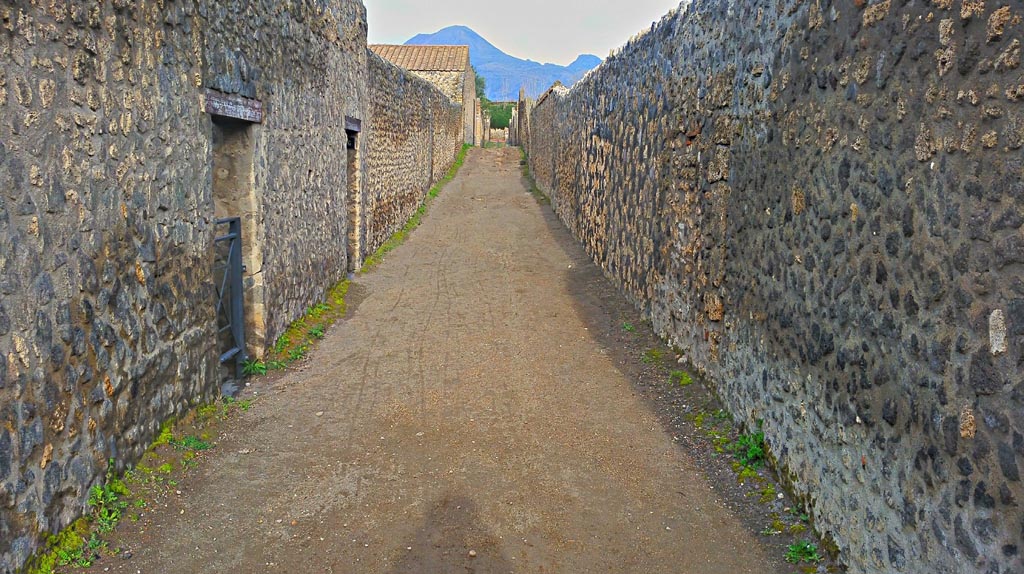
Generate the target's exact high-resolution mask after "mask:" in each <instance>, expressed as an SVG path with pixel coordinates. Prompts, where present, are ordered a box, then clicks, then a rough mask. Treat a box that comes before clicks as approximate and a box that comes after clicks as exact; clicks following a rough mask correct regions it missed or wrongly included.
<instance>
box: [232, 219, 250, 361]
mask: <svg viewBox="0 0 1024 574" xmlns="http://www.w3.org/2000/svg"><path fill="white" fill-rule="evenodd" d="M230 230H231V231H230V232H231V234H233V235H234V236H235V239H234V240H233V241H232V242H231V261H230V262H229V265H230V268H231V331H232V334H233V335H234V338H235V345H236V346H237V347H238V354H237V355H236V356H235V378H237V379H242V378H243V377H244V376H245V373H244V368H245V366H244V363H245V361H246V360H248V355H247V354H246V352H245V303H244V301H243V293H244V291H243V287H242V272H243V266H242V220H241V219H240V218H238V217H232V218H231V224H230Z"/></svg>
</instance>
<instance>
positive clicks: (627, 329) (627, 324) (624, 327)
mask: <svg viewBox="0 0 1024 574" xmlns="http://www.w3.org/2000/svg"><path fill="white" fill-rule="evenodd" d="M622 330H623V331H625V332H627V333H636V326H634V325H633V324H632V323H630V322H628V321H627V322H625V323H623V324H622Z"/></svg>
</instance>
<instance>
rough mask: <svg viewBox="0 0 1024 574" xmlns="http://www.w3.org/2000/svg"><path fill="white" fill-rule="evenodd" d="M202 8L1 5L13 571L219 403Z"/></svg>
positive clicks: (6, 475)
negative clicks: (117, 471) (123, 466)
mask: <svg viewBox="0 0 1024 574" xmlns="http://www.w3.org/2000/svg"><path fill="white" fill-rule="evenodd" d="M201 26H202V21H201V17H200V16H199V15H198V13H196V11H195V10H194V8H191V7H186V6H184V5H183V4H178V3H175V4H171V5H168V6H166V7H165V8H163V9H161V8H160V7H159V6H158V5H157V3H155V2H152V3H141V4H139V5H136V6H133V7H132V8H130V9H125V8H124V7H121V8H115V7H114V6H113V5H112V4H109V3H104V4H97V3H94V2H76V3H70V4H68V3H54V4H47V5H46V7H45V8H44V7H43V6H42V5H39V4H37V5H34V6H32V5H28V4H27V3H24V4H22V5H21V6H17V7H16V6H12V5H11V4H10V3H7V4H5V5H4V6H2V7H0V28H2V29H0V60H2V61H3V67H0V118H2V119H0V570H2V571H7V569H9V568H12V567H13V566H17V565H19V564H21V563H22V562H23V561H24V560H25V558H26V557H27V556H28V555H29V554H30V553H31V552H32V551H33V550H34V548H35V547H36V544H37V542H38V539H37V536H36V535H37V533H39V532H43V531H57V530H59V529H60V528H62V527H63V526H65V525H66V524H68V523H69V522H70V521H71V520H72V519H73V518H75V517H77V516H78V514H79V513H80V512H81V511H82V509H83V507H84V503H85V500H86V498H87V496H88V489H89V487H90V486H91V485H92V484H93V483H94V482H95V481H96V480H97V478H98V477H100V476H101V475H102V473H103V471H104V469H105V467H106V460H107V458H108V457H115V458H118V459H119V460H125V459H127V458H130V457H132V456H137V455H138V454H140V448H139V447H140V445H143V448H144V444H145V443H146V442H147V439H148V437H150V436H152V433H153V431H154V430H155V429H156V425H159V424H160V422H161V421H162V420H163V419H164V418H166V417H167V416H169V415H172V414H174V413H179V412H182V411H183V410H184V409H185V408H187V406H188V405H189V404H192V403H194V402H196V401H198V400H201V399H202V398H204V397H206V396H209V394H210V393H212V392H213V391H214V390H215V389H216V368H217V363H216V358H215V356H214V352H213V349H211V348H210V347H209V345H208V344H203V343H202V342H203V341H213V340H214V333H215V323H214V308H213V305H212V304H205V305H203V304H200V305H196V304H193V302H195V301H201V302H204V301H212V299H213V296H214V294H213V285H212V281H211V280H210V277H209V276H210V272H209V268H210V265H211V254H210V250H211V243H212V240H213V229H212V225H211V224H212V211H213V204H212V200H211V197H210V191H209V181H210V168H209V161H208V158H209V153H210V150H209V141H208V140H209V130H210V127H209V119H208V118H207V117H206V116H205V114H203V113H202V111H201V110H200V109H199V89H198V88H199V86H201V84H202V78H203V70H202V67H201V57H202V54H203V52H204V44H203V36H202V35H201V34H199V33H198V31H199V30H200V29H201Z"/></svg>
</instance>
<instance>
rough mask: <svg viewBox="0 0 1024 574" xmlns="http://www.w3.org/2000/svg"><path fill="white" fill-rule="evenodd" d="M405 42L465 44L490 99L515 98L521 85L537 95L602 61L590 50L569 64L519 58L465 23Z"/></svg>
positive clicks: (569, 82)
mask: <svg viewBox="0 0 1024 574" xmlns="http://www.w3.org/2000/svg"><path fill="white" fill-rule="evenodd" d="M406 45H418V46H423V45H427V46H431V45H434V46H437V45H440V46H463V45H468V46H469V60H470V63H472V64H473V67H474V68H476V73H477V74H479V75H480V76H483V78H484V79H485V80H486V81H487V99H489V100H491V101H493V102H507V101H515V100H516V99H517V98H518V97H519V88H520V87H525V88H526V93H527V95H528V96H530V97H531V98H536V97H537V96H539V95H541V94H543V93H544V91H545V90H547V89H548V88H550V87H551V85H552V84H554V83H555V82H556V81H560V82H562V83H563V84H565V85H566V86H571V85H573V84H575V83H576V81H577V80H579V79H580V78H582V77H583V75H584V74H586V73H587V72H588V71H590V70H591V69H593V68H595V67H597V65H598V64H600V63H601V58H598V57H597V56H592V55H590V54H583V55H582V56H580V57H578V58H576V61H574V62H573V63H571V64H569V65H568V66H559V65H556V64H541V63H538V62H534V61H533V60H522V59H520V58H516V57H514V56H509V55H508V54H506V53H505V52H502V51H501V50H499V49H498V48H496V47H495V46H494V44H491V43H490V42H488V41H487V40H485V39H484V38H483V37H481V36H480V34H477V33H476V32H474V31H473V30H471V29H470V28H467V27H465V26H449V27H447V28H444V29H442V30H439V31H437V32H434V33H433V34H418V35H416V36H415V37H413V38H412V39H410V40H409V41H408V42H406Z"/></svg>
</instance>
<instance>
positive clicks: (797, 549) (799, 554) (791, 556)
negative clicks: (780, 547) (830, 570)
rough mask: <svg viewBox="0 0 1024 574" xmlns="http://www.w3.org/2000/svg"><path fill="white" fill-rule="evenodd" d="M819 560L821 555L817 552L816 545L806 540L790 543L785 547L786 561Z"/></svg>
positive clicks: (794, 562)
mask: <svg viewBox="0 0 1024 574" xmlns="http://www.w3.org/2000/svg"><path fill="white" fill-rule="evenodd" d="M821 560H822V558H821V555H820V554H818V545H817V544H814V543H812V542H810V541H807V540H801V541H800V542H797V543H796V544H790V545H789V548H787V549H786V562H789V563H790V564H799V563H801V562H821Z"/></svg>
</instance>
